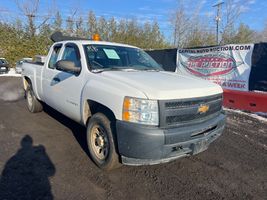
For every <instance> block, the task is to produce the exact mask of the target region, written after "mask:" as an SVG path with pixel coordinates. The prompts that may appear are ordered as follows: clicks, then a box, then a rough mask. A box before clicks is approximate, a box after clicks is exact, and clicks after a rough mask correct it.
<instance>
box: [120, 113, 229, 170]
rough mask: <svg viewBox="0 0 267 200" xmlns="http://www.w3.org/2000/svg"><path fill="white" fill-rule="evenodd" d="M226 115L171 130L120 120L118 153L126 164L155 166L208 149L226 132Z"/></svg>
mask: <svg viewBox="0 0 267 200" xmlns="http://www.w3.org/2000/svg"><path fill="white" fill-rule="evenodd" d="M224 126H225V115H224V114H220V115H218V116H217V117H215V118H213V119H210V120H208V121H206V122H204V123H201V124H194V125H190V126H182V127H176V128H170V129H162V128H159V127H151V126H144V125H140V124H134V123H129V122H123V121H117V141H118V150H119V153H120V155H121V158H122V163H123V164H126V165H153V164H159V163H164V162H169V161H171V160H175V159H177V158H180V157H185V156H189V155H194V154H197V153H200V152H202V151H204V150H206V149H207V148H208V146H209V144H210V143H211V142H213V141H214V140H215V139H217V138H218V137H219V136H220V135H221V134H222V132H223V129H224Z"/></svg>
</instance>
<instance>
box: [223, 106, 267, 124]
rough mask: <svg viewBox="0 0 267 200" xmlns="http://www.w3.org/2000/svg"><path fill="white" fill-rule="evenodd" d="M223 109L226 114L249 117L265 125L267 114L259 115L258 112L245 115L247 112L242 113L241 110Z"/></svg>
mask: <svg viewBox="0 0 267 200" xmlns="http://www.w3.org/2000/svg"><path fill="white" fill-rule="evenodd" d="M223 109H224V110H226V111H228V112H234V113H238V114H241V115H246V116H249V117H252V118H254V119H257V120H260V121H262V122H265V123H267V113H261V112H258V113H247V112H244V111H241V110H233V109H229V108H223Z"/></svg>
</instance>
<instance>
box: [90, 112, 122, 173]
mask: <svg viewBox="0 0 267 200" xmlns="http://www.w3.org/2000/svg"><path fill="white" fill-rule="evenodd" d="M113 131H115V129H114V127H113V123H112V122H111V121H110V120H109V119H108V118H107V117H106V116H105V115H104V114H102V113H96V114H94V115H93V116H92V117H91V119H90V120H89V123H88V126H87V143H88V148H89V152H90V156H91V158H92V160H93V161H94V162H95V163H96V165H97V166H98V167H99V168H101V169H104V170H112V169H115V168H118V167H120V165H121V164H120V162H119V155H118V154H117V152H116V148H115V141H114V132H113Z"/></svg>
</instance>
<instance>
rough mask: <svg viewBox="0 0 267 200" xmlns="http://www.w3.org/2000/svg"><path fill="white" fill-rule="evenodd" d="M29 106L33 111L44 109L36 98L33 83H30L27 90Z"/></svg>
mask: <svg viewBox="0 0 267 200" xmlns="http://www.w3.org/2000/svg"><path fill="white" fill-rule="evenodd" d="M25 94H26V95H25V96H26V101H27V107H28V109H29V111H30V112H31V113H37V112H41V111H42V110H43V106H42V104H41V102H40V101H39V100H38V99H37V98H36V96H35V94H34V92H33V90H32V87H31V85H29V86H28V87H27V89H26V91H25Z"/></svg>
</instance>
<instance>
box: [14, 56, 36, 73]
mask: <svg viewBox="0 0 267 200" xmlns="http://www.w3.org/2000/svg"><path fill="white" fill-rule="evenodd" d="M30 61H32V58H22V59H21V60H19V61H17V62H16V68H15V70H16V73H18V74H21V72H22V68H21V66H22V64H23V63H24V62H30Z"/></svg>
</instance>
